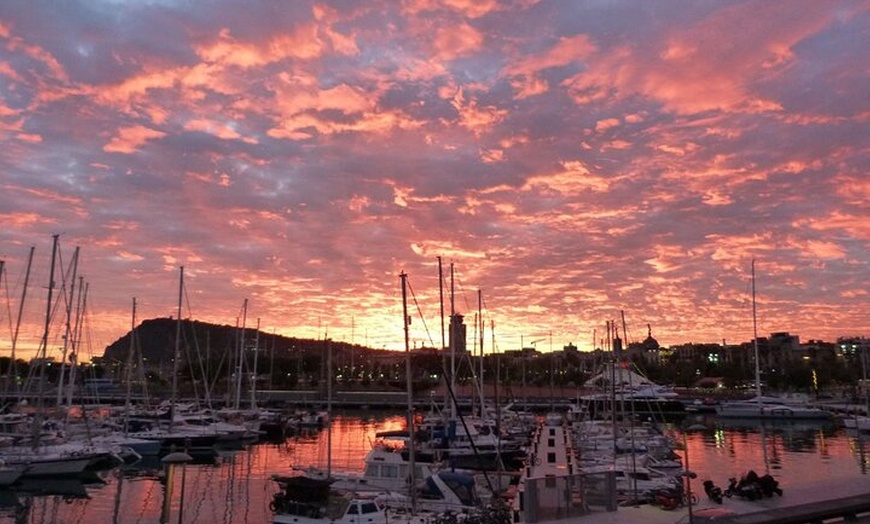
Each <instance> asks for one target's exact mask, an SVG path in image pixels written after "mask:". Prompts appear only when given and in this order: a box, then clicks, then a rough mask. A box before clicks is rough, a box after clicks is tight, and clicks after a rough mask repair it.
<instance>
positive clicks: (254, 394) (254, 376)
mask: <svg viewBox="0 0 870 524" xmlns="http://www.w3.org/2000/svg"><path fill="white" fill-rule="evenodd" d="M259 355H260V319H259V318H258V319H257V334H256V335H254V369H253V370H252V371H251V409H257V357H258V356H259Z"/></svg>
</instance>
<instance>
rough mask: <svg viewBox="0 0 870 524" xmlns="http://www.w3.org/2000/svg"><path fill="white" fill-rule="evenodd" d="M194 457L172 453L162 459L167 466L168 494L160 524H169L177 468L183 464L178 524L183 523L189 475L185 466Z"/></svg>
mask: <svg viewBox="0 0 870 524" xmlns="http://www.w3.org/2000/svg"><path fill="white" fill-rule="evenodd" d="M192 460H193V457H191V456H190V455H188V454H187V453H185V452H183V451H172V452H170V453H169V454H168V455H166V456H165V457H163V458H162V459H160V462H162V463H163V465H164V466H166V493H165V496H164V497H163V511H161V512H160V524H168V523H169V514H170V508H171V506H172V491H173V484H174V477H175V466H176V465H178V464H181V497H180V500H179V502H178V524H181V522H182V520H181V519H182V515H184V481H185V477H186V474H187V468H185V467H184V465H185V464H187V463H188V462H191V461H192Z"/></svg>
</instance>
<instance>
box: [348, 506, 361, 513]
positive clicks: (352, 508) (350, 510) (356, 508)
mask: <svg viewBox="0 0 870 524" xmlns="http://www.w3.org/2000/svg"><path fill="white" fill-rule="evenodd" d="M347 514H348V515H359V506H357V505H356V504H351V505H350V506H348V508H347Z"/></svg>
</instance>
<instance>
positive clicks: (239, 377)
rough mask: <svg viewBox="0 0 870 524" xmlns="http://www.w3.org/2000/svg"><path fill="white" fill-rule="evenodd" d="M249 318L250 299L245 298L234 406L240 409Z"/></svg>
mask: <svg viewBox="0 0 870 524" xmlns="http://www.w3.org/2000/svg"><path fill="white" fill-rule="evenodd" d="M247 318H248V299H247V298H246V299H245V302H244V304H243V305H242V333H241V337H240V338H241V340H240V341H239V360H238V367H236V398H235V401H234V402H233V407H234V408H235V409H239V405H240V404H241V400H242V363H243V362H244V360H245V322H247Z"/></svg>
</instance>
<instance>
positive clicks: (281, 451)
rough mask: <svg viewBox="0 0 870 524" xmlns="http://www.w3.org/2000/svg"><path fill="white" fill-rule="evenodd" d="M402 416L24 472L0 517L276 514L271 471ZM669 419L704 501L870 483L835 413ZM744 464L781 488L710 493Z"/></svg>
mask: <svg viewBox="0 0 870 524" xmlns="http://www.w3.org/2000/svg"><path fill="white" fill-rule="evenodd" d="M421 415H422V414H421ZM548 419H549V417H544V416H543V415H539V416H538V428H539V429H538V431H539V432H540V431H541V429H542V428H547V425H546V424H547V421H548ZM404 426H405V416H404V415H403V414H401V413H398V412H395V411H392V412H381V411H358V410H353V411H341V412H338V413H336V414H335V416H334V418H333V424H332V431H331V437H328V434H327V432H326V431H325V430H323V429H308V430H306V431H303V432H300V433H298V434H296V435H292V436H289V437H287V438H286V439H279V440H276V441H272V442H259V443H251V444H246V445H244V446H240V447H239V449H234V450H231V449H220V450H219V451H218V452H217V453H216V454H215V455H214V456H212V457H196V458H195V460H194V461H193V462H190V463H183V464H174V465H173V464H166V463H163V462H161V461H160V460H156V459H155V458H151V459H148V460H144V461H140V462H138V463H133V464H130V465H124V466H119V467H116V468H112V469H108V470H104V471H102V472H100V473H99V474H94V475H92V476H90V477H88V478H74V479H65V480H63V481H44V482H32V481H28V482H26V483H24V484H19V485H14V486H12V487H11V488H5V489H3V490H0V504H2V505H3V506H2V511H0V522H4V523H6V522H8V523H27V524H43V523H49V522H90V523H99V522H113V523H114V522H123V523H127V522H130V523H134V522H135V523H143V524H144V523H158V522H185V523H188V522H189V523H206V522H207V523H226V524H231V523H244V524H247V523H251V524H253V523H262V522H273V517H274V512H273V511H272V509H270V502H271V501H272V500H273V497H274V495H275V493H276V492H277V491H278V485H277V484H276V483H275V482H274V480H273V477H274V476H275V475H288V474H291V473H292V471H293V470H294V469H297V470H298V469H299V468H309V467H310V468H319V469H323V470H325V469H326V468H327V466H330V467H331V469H332V471H333V472H334V473H336V474H341V473H345V474H360V473H362V471H363V464H364V460H365V457H366V454H367V453H368V452H369V451H370V450H371V449H372V445H373V444H374V443H375V441H376V440H377V437H376V434H377V433H379V432H390V431H399V430H402V429H403V428H404ZM560 427H561V426H560ZM686 428H690V429H686ZM662 429H663V431H664V433H665V434H667V435H669V436H670V437H671V438H673V439H674V441H675V442H677V443H681V442H682V443H683V444H682V445H681V446H679V447H680V448H681V449H678V450H677V453H678V454H680V455H681V456H682V457H683V458H688V459H689V461H690V470H691V471H693V472H695V473H696V475H697V477H696V478H695V479H693V484H692V486H693V488H692V489H693V490H695V492H696V493H697V496H698V502H697V506H695V509H698V510H701V509H705V508H711V507H722V508H726V509H730V510H734V511H737V512H739V513H740V514H748V513H755V512H758V511H765V510H773V509H777V510H779V509H780V508H786V507H789V506H798V505H799V504H806V503H809V502H816V501H823V500H826V499H834V498H841V497H846V496H852V495H857V494H860V493H862V492H863V493H866V492H868V491H870V479H868V476H867V466H868V457H867V455H866V453H867V449H866V446H867V443H866V442H865V440H864V438H862V435H861V434H858V433H853V432H848V431H847V430H845V429H843V428H841V427H839V426H838V425H837V424H834V423H831V422H818V421H812V420H810V421H788V422H778V423H772V422H765V423H759V422H758V421H753V420H746V421H737V420H731V419H727V420H726V419H720V418H718V417H716V416H715V415H714V414H699V415H689V416H687V417H686V419H685V420H684V421H682V422H681V423H679V424H674V423H671V424H667V425H665V426H663V427H662ZM562 438H564V437H562ZM865 438H866V437H865ZM330 440H331V451H330V446H329V441H330ZM562 441H563V442H565V440H562ZM538 446H540V444H538ZM541 452H542V449H541V448H539V449H538V453H541ZM560 453H563V452H560ZM543 457H544V458H546V457H547V454H546V453H544V454H543ZM765 459H766V462H767V463H766V464H765ZM563 460H564V461H563ZM535 462H536V461H535V460H534V459H531V460H530V461H529V462H528V464H531V467H534V465H535ZM568 463H569V459H568V458H567V456H562V455H559V457H558V458H557V459H555V461H554V464H555V465H557V466H554V467H562V468H567V465H568ZM575 464H576V463H575ZM173 470H174V471H173ZM748 470H755V471H757V472H759V474H761V473H763V472H765V471H769V472H770V474H771V475H772V476H773V477H775V478H776V479H777V480H778V482H779V485H780V487H781V488H782V490H783V495H782V496H781V497H774V498H765V499H763V500H758V501H747V500H742V499H739V498H737V497H732V498H726V499H725V500H724V502H723V503H722V504H721V505H719V504H716V503H715V502H712V501H711V500H708V498H707V497H706V496H705V494H704V491H703V487H702V485H701V483H702V481H703V480H706V479H711V480H713V481H714V482H715V483H716V484H717V485H719V486H722V487H724V486H726V485H727V482H728V479H729V478H730V477H735V476H737V477H739V476H740V475H742V474H744V473H745V472H747V471H748ZM539 474H542V475H543V476H544V477H546V475H547V473H545V472H543V471H538V472H535V473H533V476H535V475H539ZM170 480H171V482H170ZM687 512H688V508H687V507H681V508H678V509H676V510H663V509H660V508H659V507H656V506H654V505H651V504H637V505H633V504H626V503H625V501H617V504H616V506H615V508H607V507H603V506H600V507H597V508H594V510H593V511H586V512H584V513H583V514H581V515H577V516H576V517H572V520H574V519H576V522H590V523H591V522H676V521H677V520H679V519H680V518H681V517H682V516H684V515H686V514H687ZM521 520H523V521H528V520H527V519H525V517H522V518H521ZM545 520H556V519H545ZM538 521H539V522H541V521H544V520H538ZM741 522H742V521H741ZM753 522H761V521H753Z"/></svg>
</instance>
